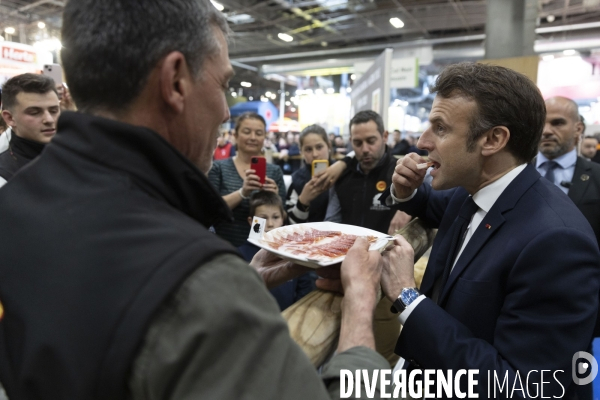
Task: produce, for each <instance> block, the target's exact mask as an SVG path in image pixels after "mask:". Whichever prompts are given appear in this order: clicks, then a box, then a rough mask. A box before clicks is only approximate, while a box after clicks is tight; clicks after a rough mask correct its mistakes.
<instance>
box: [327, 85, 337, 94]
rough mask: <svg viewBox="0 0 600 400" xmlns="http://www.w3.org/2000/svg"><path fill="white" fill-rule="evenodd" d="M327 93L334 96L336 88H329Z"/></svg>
mask: <svg viewBox="0 0 600 400" xmlns="http://www.w3.org/2000/svg"><path fill="white" fill-rule="evenodd" d="M326 92H327V93H328V94H333V93H335V89H334V88H332V87H330V88H327V90H326Z"/></svg>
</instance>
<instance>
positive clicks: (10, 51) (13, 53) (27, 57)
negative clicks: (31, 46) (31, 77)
mask: <svg viewBox="0 0 600 400" xmlns="http://www.w3.org/2000/svg"><path fill="white" fill-rule="evenodd" d="M35 56H36V54H35V53H34V52H32V51H27V50H20V49H15V48H14V47H7V46H2V58H3V59H5V60H11V61H20V62H25V63H34V62H35Z"/></svg>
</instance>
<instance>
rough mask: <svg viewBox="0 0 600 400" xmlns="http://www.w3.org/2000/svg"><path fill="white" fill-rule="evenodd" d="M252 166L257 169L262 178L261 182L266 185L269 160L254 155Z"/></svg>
mask: <svg viewBox="0 0 600 400" xmlns="http://www.w3.org/2000/svg"><path fill="white" fill-rule="evenodd" d="M251 163H252V164H251V165H250V168H252V169H253V170H254V171H256V175H258V177H259V179H260V183H261V184H263V185H264V183H265V178H266V177H267V160H266V158H264V157H252V160H251Z"/></svg>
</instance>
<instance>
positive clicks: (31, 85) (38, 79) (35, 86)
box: [2, 74, 58, 110]
mask: <svg viewBox="0 0 600 400" xmlns="http://www.w3.org/2000/svg"><path fill="white" fill-rule="evenodd" d="M50 91H52V92H54V93H56V95H57V96H58V93H57V92H56V85H55V84H54V80H53V79H52V78H50V77H49V76H46V75H39V74H21V75H17V76H13V77H12V78H10V79H9V80H7V81H6V82H5V83H4V85H2V109H3V110H12V109H13V107H14V106H15V105H16V104H17V95H18V94H19V93H21V92H24V93H38V94H46V93H48V92H50Z"/></svg>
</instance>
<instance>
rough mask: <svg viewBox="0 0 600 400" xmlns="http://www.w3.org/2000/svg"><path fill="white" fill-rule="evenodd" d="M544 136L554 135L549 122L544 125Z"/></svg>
mask: <svg viewBox="0 0 600 400" xmlns="http://www.w3.org/2000/svg"><path fill="white" fill-rule="evenodd" d="M542 134H543V135H546V136H548V135H551V134H552V125H550V124H549V123H548V122H546V123H545V124H544V130H543V132H542Z"/></svg>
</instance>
